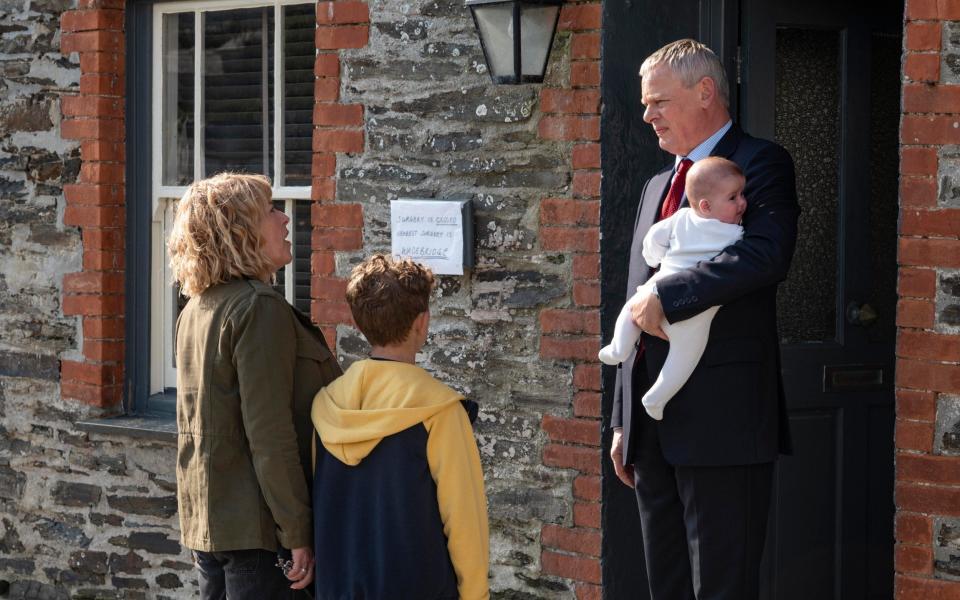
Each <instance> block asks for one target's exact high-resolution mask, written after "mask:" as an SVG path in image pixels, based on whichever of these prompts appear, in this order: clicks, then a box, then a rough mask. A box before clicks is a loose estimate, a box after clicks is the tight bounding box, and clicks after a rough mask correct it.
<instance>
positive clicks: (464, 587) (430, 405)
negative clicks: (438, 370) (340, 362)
mask: <svg viewBox="0 0 960 600" xmlns="http://www.w3.org/2000/svg"><path fill="white" fill-rule="evenodd" d="M461 400H463V396H462V395H461V394H459V393H458V392H456V391H455V390H453V389H451V388H449V387H447V386H446V385H444V384H442V383H440V382H439V381H437V380H436V379H434V378H433V377H432V376H431V375H430V374H429V373H427V372H426V371H424V370H423V369H422V368H420V367H418V366H416V365H412V364H409V363H403V362H395V361H385V360H361V361H358V362H355V363H354V364H353V365H351V366H350V368H349V369H347V371H346V372H345V373H344V374H343V375H342V376H341V377H340V378H338V379H337V380H336V381H334V382H333V383H331V384H330V385H328V386H327V387H325V388H323V389H322V390H320V391H319V392H318V393H317V395H316V397H315V398H314V401H313V410H312V413H311V416H312V420H313V425H314V427H315V428H316V430H317V433H318V434H319V436H320V440H321V442H322V444H323V446H324V448H326V450H327V452H329V453H330V454H331V455H332V456H334V457H336V458H337V459H338V460H339V461H340V462H342V463H343V464H345V465H349V466H356V465H359V464H360V462H361V461H363V460H364V459H365V458H366V457H367V456H368V455H369V454H370V453H371V452H372V451H373V450H374V448H376V446H377V444H379V443H380V441H381V440H382V439H383V438H385V437H388V436H391V435H393V434H396V433H399V432H401V431H404V430H406V429H408V428H410V427H413V426H415V425H417V424H422V425H423V426H424V428H425V429H426V431H427V447H426V455H427V462H428V464H429V468H430V473H431V476H432V478H433V481H434V483H435V484H436V495H437V505H438V508H439V510H440V517H441V519H442V521H443V533H444V535H445V536H446V538H447V551H448V553H449V555H450V560H451V562H452V564H453V568H454V571H455V572H456V575H457V589H458V593H459V595H460V597H461V598H464V599H467V600H474V599H486V598H489V590H488V583H487V570H488V564H489V532H488V524H487V506H486V495H485V493H484V487H483V471H482V468H481V466H480V453H479V451H478V450H477V444H476V440H475V439H474V437H473V428H472V427H471V425H470V420H469V418H468V417H467V413H466V411H465V410H464V408H463V406H462V405H461ZM318 567H319V565H318Z"/></svg>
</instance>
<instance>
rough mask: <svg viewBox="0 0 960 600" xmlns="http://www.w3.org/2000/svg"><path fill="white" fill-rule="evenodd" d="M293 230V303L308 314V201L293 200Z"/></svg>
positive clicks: (310, 230)
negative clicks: (294, 276)
mask: <svg viewBox="0 0 960 600" xmlns="http://www.w3.org/2000/svg"><path fill="white" fill-rule="evenodd" d="M291 229H292V232H293V271H294V274H295V275H296V280H295V281H296V286H295V287H294V291H293V304H294V306H296V307H297V308H299V309H300V310H301V311H303V312H305V313H306V314H308V315H309V314H310V252H311V246H310V235H311V233H312V225H311V221H310V201H308V200H303V201H301V200H297V201H294V220H293V223H292V228H291Z"/></svg>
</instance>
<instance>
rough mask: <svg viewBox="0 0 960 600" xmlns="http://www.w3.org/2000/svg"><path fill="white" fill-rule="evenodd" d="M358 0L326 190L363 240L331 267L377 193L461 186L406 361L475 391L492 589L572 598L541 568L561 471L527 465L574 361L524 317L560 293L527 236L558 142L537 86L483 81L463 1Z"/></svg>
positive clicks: (558, 72) (565, 476) (352, 338)
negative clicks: (464, 204) (462, 254)
mask: <svg viewBox="0 0 960 600" xmlns="http://www.w3.org/2000/svg"><path fill="white" fill-rule="evenodd" d="M368 4H369V6H370V18H371V28H370V40H369V43H368V45H367V46H366V47H364V48H361V49H356V50H347V51H343V52H341V54H340V56H341V65H342V67H341V73H342V85H341V98H340V101H341V102H343V103H345V104H350V103H359V104H363V105H364V110H365V123H364V128H365V132H366V135H367V151H366V152H365V153H364V154H362V155H352V156H348V155H338V158H337V167H338V173H337V175H338V181H337V198H336V199H337V201H339V202H344V203H359V204H361V205H362V206H363V214H364V229H363V250H362V251H360V252H339V253H338V254H337V269H336V275H337V276H338V277H346V276H347V275H348V274H349V272H350V269H351V268H352V267H353V266H354V265H355V264H356V263H357V262H359V261H360V260H361V259H362V258H363V257H364V256H365V255H368V254H370V253H373V252H378V251H389V249H390V229H389V223H390V200H393V199H396V198H402V197H407V198H409V197H423V198H472V200H473V205H474V215H475V231H476V240H475V244H474V245H475V248H476V266H475V267H474V268H473V269H472V271H470V272H468V273H467V274H466V275H464V276H463V277H456V276H443V277H440V281H439V286H438V288H437V291H436V292H435V299H434V302H433V305H432V312H433V320H432V321H431V333H430V336H429V339H428V340H427V345H426V346H425V348H424V351H423V353H422V354H421V355H420V357H419V360H420V361H421V364H422V365H423V366H424V367H425V368H427V369H428V370H429V371H430V372H432V373H433V374H434V375H436V376H437V377H439V378H440V379H441V380H443V381H445V382H447V383H449V384H451V385H452V386H453V387H455V388H457V389H458V390H460V391H461V392H463V393H464V394H466V395H467V396H468V397H470V398H472V399H474V400H476V401H478V402H479V403H480V406H481V409H480V418H479V419H478V422H477V426H476V431H477V437H478V442H479V446H480V452H481V456H482V459H483V463H484V471H485V478H486V489H487V494H488V500H489V510H490V525H491V527H490V529H491V575H492V580H491V591H492V594H493V597H495V598H504V599H506V598H524V599H529V600H533V599H535V598H572V597H574V590H573V588H572V586H571V585H570V584H569V582H568V581H565V580H563V579H560V578H557V577H554V576H551V575H546V574H544V573H542V572H541V570H540V553H541V547H540V529H541V526H542V525H543V524H544V523H555V524H560V525H567V526H570V525H572V519H573V516H572V506H573V501H572V498H571V491H570V490H571V487H572V480H573V476H574V473H573V472H572V471H566V470H559V469H553V468H548V467H545V466H544V465H543V464H542V460H541V455H542V452H543V447H544V444H545V442H546V436H545V435H544V433H543V432H542V430H541V428H540V422H541V420H542V417H543V415H544V414H545V413H551V414H560V415H563V414H567V413H569V410H570V406H571V400H572V394H573V370H572V365H570V364H569V363H562V362H553V361H544V360H543V359H541V358H540V356H539V337H540V326H539V321H538V316H539V313H540V311H541V310H543V309H544V308H552V307H570V306H571V305H572V298H571V295H572V285H573V282H572V279H571V271H572V265H571V264H570V261H571V257H570V255H569V254H564V253H551V252H544V251H542V250H541V249H540V243H539V239H538V231H539V208H540V201H541V200H542V199H543V198H547V197H565V196H569V195H570V194H571V190H570V182H571V176H572V174H571V170H570V144H568V143H560V142H549V141H544V140H542V139H540V138H539V137H538V135H537V124H538V122H539V113H538V98H539V92H540V89H541V86H538V85H521V86H495V85H492V84H491V83H490V79H489V76H488V75H487V73H486V66H485V64H484V60H483V53H482V50H481V48H480V44H479V40H478V38H477V34H476V31H475V29H474V25H473V22H472V19H471V18H470V15H469V11H468V10H467V9H466V8H465V6H464V5H463V3H462V2H458V1H453V0H420V1H417V2H411V3H398V2H394V1H392V0H371V1H370V2H369V3H368ZM568 45H569V34H568V33H566V32H558V35H557V38H556V39H555V42H554V49H553V55H552V57H551V62H550V65H551V70H550V71H549V72H548V74H547V83H546V84H544V86H550V85H553V86H557V85H562V84H564V82H565V81H566V80H567V79H568V77H569V74H568V71H569V63H568V62H567V61H566V59H565V57H566V56H567V55H568ZM385 56H389V57H391V59H390V60H389V61H384V60H383V57H385ZM338 347H339V350H340V353H341V356H342V357H343V358H344V360H345V363H349V362H351V361H352V360H355V359H357V358H359V357H362V356H364V355H365V353H366V352H367V351H368V350H369V346H368V345H367V344H366V341H365V340H364V339H363V337H362V336H361V335H360V334H359V333H358V332H357V331H355V330H353V329H352V328H350V327H347V326H340V327H339V328H338ZM490 373H496V377H490Z"/></svg>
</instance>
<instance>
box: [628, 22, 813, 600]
mask: <svg viewBox="0 0 960 600" xmlns="http://www.w3.org/2000/svg"><path fill="white" fill-rule="evenodd" d="M640 76H641V78H642V81H641V89H642V94H643V96H642V103H643V104H644V106H645V107H646V109H645V112H644V116H643V118H644V121H646V122H647V123H649V124H650V125H652V126H653V129H654V132H655V133H656V135H657V138H658V139H659V142H660V147H661V148H663V149H664V150H666V151H667V152H670V153H671V154H674V155H675V156H676V160H675V161H674V162H673V163H672V164H670V165H669V167H667V168H665V169H664V170H662V171H661V172H660V173H658V174H656V175H654V176H653V177H652V178H651V179H650V180H649V181H647V183H646V185H645V187H644V189H643V193H642V196H641V199H640V205H639V207H638V209H637V219H636V224H635V226H634V232H633V245H632V248H631V252H630V271H629V277H628V285H627V295H628V297H629V296H630V295H632V294H633V293H634V291H635V290H636V288H637V286H639V285H641V284H642V283H644V282H645V281H646V280H647V278H648V277H649V276H650V274H651V270H650V269H649V268H648V267H647V265H646V263H645V262H644V260H643V257H642V256H641V248H642V242H643V238H644V236H645V235H646V233H647V230H648V229H649V228H650V226H651V225H653V223H654V222H656V221H658V220H660V219H661V218H665V217H667V216H669V215H670V214H672V213H673V212H675V211H676V210H677V208H679V207H682V206H685V205H686V202H687V200H686V198H685V197H684V196H683V185H684V179H685V176H686V170H687V169H688V168H689V166H690V165H691V164H692V163H693V162H696V161H697V160H699V159H701V158H704V157H706V156H711V155H712V156H722V157H725V158H728V159H730V160H732V161H734V162H735V163H737V164H738V165H739V166H740V168H741V169H743V172H744V174H745V176H746V182H747V184H746V189H745V196H746V198H747V203H748V206H747V210H746V213H745V214H744V216H743V222H742V225H743V227H744V236H743V239H742V240H740V241H739V242H737V243H736V244H734V245H733V246H730V247H728V248H726V249H725V250H724V251H723V252H721V253H720V254H719V255H717V256H716V257H715V258H713V259H712V260H710V261H705V262H701V263H699V264H697V266H695V267H692V268H690V269H688V270H686V271H683V272H680V273H677V274H675V275H671V276H668V277H665V278H663V279H661V280H660V281H658V282H657V285H656V288H655V291H654V293H653V294H650V295H649V296H648V297H647V298H646V300H645V301H642V302H640V303H639V304H638V305H637V306H636V307H635V308H634V311H633V316H634V320H635V321H636V323H637V324H638V325H639V326H640V327H641V329H643V330H644V331H645V334H644V335H643V338H642V341H641V343H640V344H638V348H637V351H636V352H635V353H634V355H633V356H631V357H630V358H628V359H627V360H626V361H625V362H624V363H623V364H622V365H621V368H620V369H619V371H618V374H617V386H616V390H615V396H614V403H613V414H612V418H611V423H612V426H613V428H614V433H613V444H612V447H611V451H610V455H611V459H612V460H613V465H614V468H615V470H616V473H617V476H618V477H619V478H620V479H621V480H622V481H623V482H624V483H625V484H627V485H629V486H631V487H634V488H635V490H636V494H637V501H638V504H639V508H640V519H641V525H642V529H643V547H644V557H645V560H646V566H647V577H648V581H649V582H650V593H651V598H652V600H692V599H694V598H696V599H697V600H708V599H709V600H720V599H724V600H749V599H752V598H756V597H757V596H758V593H759V592H758V587H759V573H760V569H759V567H760V555H761V552H762V549H763V544H764V538H765V535H766V526H767V516H768V512H769V504H770V496H771V489H772V475H773V462H774V460H776V458H777V455H778V453H780V452H781V451H787V450H788V447H789V443H790V442H789V430H788V428H787V423H786V412H785V408H784V402H783V386H782V381H781V378H780V350H779V341H778V336H777V316H776V292H777V284H778V283H779V282H780V281H782V280H783V279H784V278H785V277H786V274H787V271H788V269H789V266H790V259H791V256H792V255H793V249H794V245H795V241H796V234H797V217H798V215H799V212H800V208H799V205H798V204H797V198H796V185H795V177H794V169H793V161H792V160H791V158H790V155H789V154H787V152H786V151H785V150H784V149H783V148H781V147H780V146H778V145H776V144H774V143H772V142H769V141H766V140H760V139H757V138H753V137H751V136H749V135H747V134H746V133H744V132H743V131H741V130H740V129H739V128H738V127H737V126H736V125H734V124H733V123H732V122H731V119H730V113H729V108H728V97H729V92H728V84H727V81H726V76H725V73H724V70H723V66H722V65H721V63H720V61H719V60H718V59H717V57H716V56H715V55H714V54H713V52H712V51H710V49H709V48H707V47H706V46H703V45H702V44H700V43H698V42H695V41H693V40H680V41H677V42H673V43H672V44H668V45H667V46H664V47H663V48H661V49H660V50H658V51H657V52H655V53H654V54H652V55H651V56H650V57H648V58H647V59H646V61H644V63H643V66H642V67H641V69H640ZM718 305H719V306H721V307H722V308H721V309H720V311H719V312H718V313H717V315H716V317H715V318H714V320H713V324H712V327H711V330H710V339H709V342H708V344H707V348H706V350H705V352H704V354H703V358H702V359H701V360H700V363H699V364H698V365H697V368H696V370H695V371H694V373H693V374H692V375H691V376H690V379H689V380H688V381H687V383H686V385H685V386H684V387H683V388H682V389H681V390H680V391H679V392H678V393H677V394H676V396H674V397H673V399H672V400H671V401H670V403H669V404H668V405H667V407H666V411H665V413H664V415H663V420H662V421H654V420H653V419H651V418H650V417H649V416H647V414H646V413H645V412H644V411H643V406H642V405H641V402H640V401H641V398H642V397H643V394H644V392H645V391H646V389H647V388H648V387H649V385H650V382H652V381H653V380H654V379H656V377H657V374H658V373H659V371H660V368H661V367H662V366H663V362H664V359H665V358H666V354H667V348H668V342H667V341H666V338H665V336H664V333H663V331H662V329H661V322H662V319H663V318H666V319H667V320H668V321H670V322H671V323H672V322H676V321H681V320H683V319H687V318H689V317H691V316H693V315H695V314H698V313H700V312H702V311H704V310H706V309H707V308H709V307H711V306H718Z"/></svg>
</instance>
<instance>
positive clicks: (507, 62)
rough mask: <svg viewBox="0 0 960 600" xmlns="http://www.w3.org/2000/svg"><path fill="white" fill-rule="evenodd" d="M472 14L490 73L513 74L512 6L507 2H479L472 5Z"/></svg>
mask: <svg viewBox="0 0 960 600" xmlns="http://www.w3.org/2000/svg"><path fill="white" fill-rule="evenodd" d="M473 16H474V18H475V19H476V22H477V28H478V29H480V37H481V39H482V40H484V48H483V49H484V52H485V53H486V56H487V68H488V69H490V74H491V75H493V76H494V77H509V76H513V75H514V66H513V7H512V6H511V5H509V4H508V5H503V6H501V5H497V4H481V5H479V6H475V7H473Z"/></svg>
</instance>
